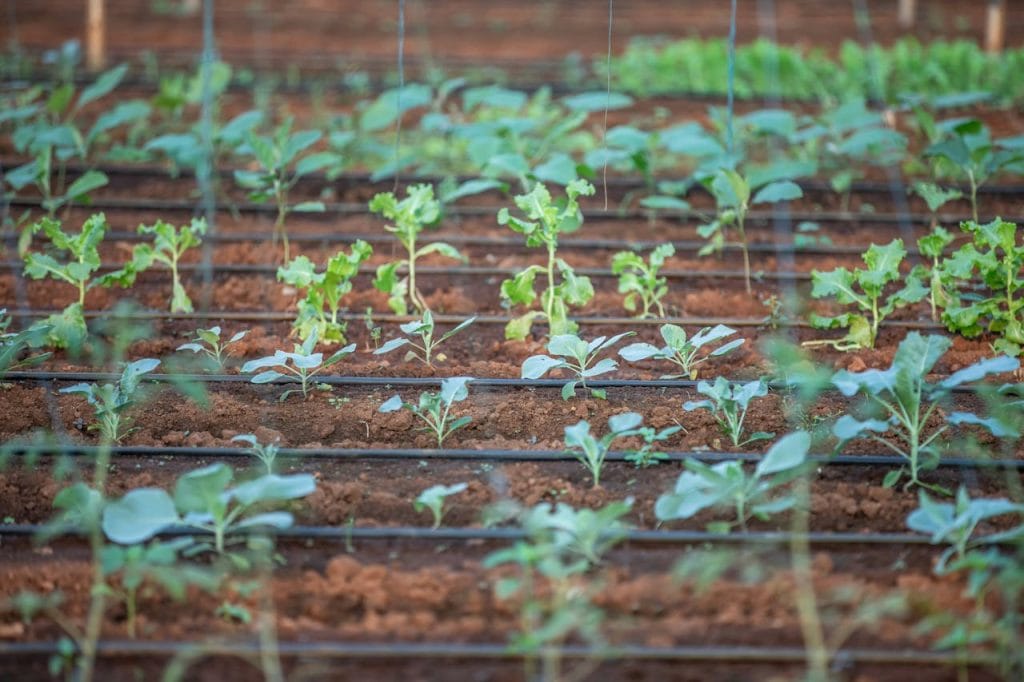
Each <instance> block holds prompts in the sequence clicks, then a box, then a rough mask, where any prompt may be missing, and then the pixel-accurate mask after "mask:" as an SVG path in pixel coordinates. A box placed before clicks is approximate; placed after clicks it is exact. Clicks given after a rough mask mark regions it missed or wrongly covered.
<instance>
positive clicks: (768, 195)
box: [750, 180, 804, 204]
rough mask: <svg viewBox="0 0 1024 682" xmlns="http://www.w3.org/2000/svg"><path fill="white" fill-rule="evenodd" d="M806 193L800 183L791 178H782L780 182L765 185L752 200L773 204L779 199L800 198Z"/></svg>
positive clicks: (752, 201) (758, 202) (755, 202)
mask: <svg viewBox="0 0 1024 682" xmlns="http://www.w3.org/2000/svg"><path fill="white" fill-rule="evenodd" d="M803 195H804V192H803V190H802V189H800V185H798V184H796V183H795V182H792V181H790V180H780V181H779V182H773V183H771V184H769V185H765V186H764V187H762V188H761V189H760V190H758V192H757V194H755V195H754V198H753V199H752V200H751V202H750V203H751V204H772V203H775V202H778V201H791V200H793V199H799V198H800V197H802V196H803Z"/></svg>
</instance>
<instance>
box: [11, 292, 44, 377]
mask: <svg viewBox="0 0 1024 682" xmlns="http://www.w3.org/2000/svg"><path fill="white" fill-rule="evenodd" d="M10 326H11V317H10V316H9V315H8V314H7V308H0V379H3V376H4V374H5V373H7V372H9V371H10V370H13V369H20V368H23V367H32V366H34V365H38V364H39V363H41V362H45V361H46V360H47V359H49V357H50V356H51V355H53V354H52V353H33V352H32V349H34V348H39V347H40V346H42V345H44V344H45V343H46V338H47V335H48V334H49V332H50V328H49V327H48V326H45V325H34V326H32V327H29V328H28V329H25V330H23V331H20V332H9V331H7V330H8V328H10ZM26 352H27V353H28V354H27V355H26ZM23 356H24V357H23Z"/></svg>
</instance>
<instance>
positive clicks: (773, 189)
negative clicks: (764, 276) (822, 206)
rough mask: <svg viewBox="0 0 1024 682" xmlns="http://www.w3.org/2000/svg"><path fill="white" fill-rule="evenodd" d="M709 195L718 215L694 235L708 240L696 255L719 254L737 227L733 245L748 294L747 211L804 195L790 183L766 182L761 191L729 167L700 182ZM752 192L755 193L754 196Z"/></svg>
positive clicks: (784, 181)
mask: <svg viewBox="0 0 1024 682" xmlns="http://www.w3.org/2000/svg"><path fill="white" fill-rule="evenodd" d="M703 184H704V186H705V187H706V188H707V190H708V191H709V192H711V195H712V196H713V197H714V198H715V203H716V204H717V206H718V216H717V217H716V218H715V219H714V220H713V221H711V222H710V223H706V224H704V225H701V226H700V227H698V228H697V234H699V235H700V236H701V237H702V238H704V239H707V240H708V243H707V244H705V245H704V246H703V247H701V249H700V251H698V252H697V253H698V255H701V256H706V255H708V254H711V253H718V252H720V251H721V250H722V249H723V248H725V246H726V240H725V235H726V232H727V230H729V229H730V228H732V227H735V228H736V234H737V237H738V241H737V242H736V245H737V246H739V247H740V249H741V250H742V251H743V280H744V282H745V283H746V285H747V293H748V294H749V293H751V291H752V289H751V286H750V252H749V249H748V244H747V233H746V227H745V225H744V223H745V221H746V218H747V212H748V211H749V210H750V207H751V206H756V205H758V204H774V203H778V202H780V201H791V200H793V199H799V198H800V197H802V196H803V195H804V193H803V190H801V189H800V186H799V185H797V184H796V183H795V182H792V181H791V180H777V181H775V182H769V183H767V184H765V185H763V186H761V187H760V188H758V186H757V185H752V184H751V182H750V179H749V177H747V178H744V177H743V176H742V175H740V174H739V173H737V172H736V171H734V170H731V169H729V168H722V169H720V170H719V171H718V172H717V173H715V174H714V175H711V176H709V177H707V178H706V179H705V180H704V181H703ZM754 190H757V191H756V193H755V192H754Z"/></svg>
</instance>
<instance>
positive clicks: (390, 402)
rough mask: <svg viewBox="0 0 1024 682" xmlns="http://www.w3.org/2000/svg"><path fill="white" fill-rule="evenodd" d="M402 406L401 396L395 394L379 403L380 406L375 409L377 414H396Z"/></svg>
mask: <svg viewBox="0 0 1024 682" xmlns="http://www.w3.org/2000/svg"><path fill="white" fill-rule="evenodd" d="M402 404H403V403H402V396H400V395H398V394H397V393H396V394H395V395H393V396H391V397H390V398H388V399H387V400H385V401H384V402H383V403H381V406H380V407H378V408H377V411H378V412H397V411H398V410H400V409H402Z"/></svg>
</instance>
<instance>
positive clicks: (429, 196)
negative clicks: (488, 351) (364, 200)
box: [370, 185, 466, 315]
mask: <svg viewBox="0 0 1024 682" xmlns="http://www.w3.org/2000/svg"><path fill="white" fill-rule="evenodd" d="M370 212H372V213H378V214H380V215H382V216H384V217H385V218H387V219H388V220H393V221H394V225H385V226H384V229H385V230H387V231H388V232H391V233H393V234H394V235H395V236H396V237H397V238H398V241H399V243H400V244H401V245H402V247H403V248H404V249H405V252H406V256H405V259H404V260H400V261H394V262H392V263H385V264H384V265H381V266H380V267H378V268H377V277H376V278H375V279H374V281H373V285H374V286H375V287H377V289H379V290H380V291H383V292H384V293H386V294H387V295H388V297H389V298H388V306H390V308H391V310H393V311H394V312H395V313H396V314H398V315H406V314H407V313H408V312H409V304H410V303H411V304H412V307H413V308H415V309H416V310H417V311H418V312H420V313H422V312H423V311H425V310H427V304H426V302H425V301H424V300H423V296H422V295H421V294H420V291H419V289H418V288H416V261H417V259H419V258H422V257H423V256H426V255H429V254H431V253H439V254H441V255H442V256H446V257H448V258H452V259H454V260H457V261H461V262H465V261H466V257H465V256H463V255H462V254H461V253H459V251H458V249H456V248H455V247H454V246H452V245H451V244H446V243H444V242H432V243H430V244H427V245H426V246H421V247H417V245H416V240H417V239H418V237H419V234H420V232H422V231H423V229H424V228H425V227H426V226H427V225H432V224H433V223H436V222H437V221H438V219H439V218H440V217H441V204H440V203H438V201H437V200H436V199H434V188H433V187H431V186H430V185H413V186H411V187H409V189H408V190H406V197H405V198H404V199H402V200H401V201H399V200H398V199H396V198H395V195H394V194H393V193H391V192H382V193H380V194H378V195H376V196H375V197H373V200H372V201H370ZM403 265H404V266H405V268H406V276H405V277H404V278H402V279H399V278H398V268H399V267H401V266H403Z"/></svg>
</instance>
